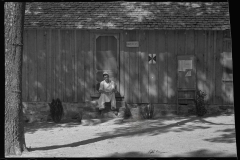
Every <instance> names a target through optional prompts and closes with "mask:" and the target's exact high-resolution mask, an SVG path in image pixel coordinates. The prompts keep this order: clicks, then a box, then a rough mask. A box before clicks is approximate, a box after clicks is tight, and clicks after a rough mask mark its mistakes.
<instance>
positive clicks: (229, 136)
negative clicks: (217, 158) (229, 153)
mask: <svg viewBox="0 0 240 160" xmlns="http://www.w3.org/2000/svg"><path fill="white" fill-rule="evenodd" d="M217 132H226V133H224V134H222V135H220V136H219V137H215V138H210V139H204V140H205V141H209V142H214V143H236V133H235V129H234V128H231V129H224V130H218V131H217Z"/></svg>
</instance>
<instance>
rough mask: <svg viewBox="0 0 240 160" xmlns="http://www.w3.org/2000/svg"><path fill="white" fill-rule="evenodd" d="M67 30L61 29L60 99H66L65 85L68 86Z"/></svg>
mask: <svg viewBox="0 0 240 160" xmlns="http://www.w3.org/2000/svg"><path fill="white" fill-rule="evenodd" d="M65 34H66V30H60V56H61V58H60V66H59V67H60V74H61V76H60V79H61V81H60V84H61V86H60V99H61V100H62V101H64V102H65V101H66V99H65V87H66V83H65V78H66V77H65V69H66V56H65V55H66V50H65V48H66V43H65V39H66V35H65Z"/></svg>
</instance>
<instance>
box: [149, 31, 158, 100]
mask: <svg viewBox="0 0 240 160" xmlns="http://www.w3.org/2000/svg"><path fill="white" fill-rule="evenodd" d="M155 46H156V31H149V34H148V54H156V47H155ZM156 56H157V54H156ZM158 63H159V62H156V64H149V72H148V80H149V84H148V85H149V102H150V103H158V83H157V82H158V70H157V69H158V65H157V64H158Z"/></svg>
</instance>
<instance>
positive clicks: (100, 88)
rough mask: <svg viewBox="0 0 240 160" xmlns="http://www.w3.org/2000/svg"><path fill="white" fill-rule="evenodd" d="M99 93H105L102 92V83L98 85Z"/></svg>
mask: <svg viewBox="0 0 240 160" xmlns="http://www.w3.org/2000/svg"><path fill="white" fill-rule="evenodd" d="M99 93H105V91H104V90H103V81H102V82H101V83H100V87H99Z"/></svg>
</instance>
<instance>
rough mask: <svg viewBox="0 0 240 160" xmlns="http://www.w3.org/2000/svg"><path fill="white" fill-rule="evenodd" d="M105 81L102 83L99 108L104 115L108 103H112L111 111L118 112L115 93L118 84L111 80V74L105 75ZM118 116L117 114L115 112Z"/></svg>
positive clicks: (105, 73)
mask: <svg viewBox="0 0 240 160" xmlns="http://www.w3.org/2000/svg"><path fill="white" fill-rule="evenodd" d="M103 78H104V80H103V81H102V82H101V83H100V87H99V92H100V93H101V95H100V97H99V99H98V108H99V110H100V112H101V114H102V110H103V109H104V108H105V103H106V102H111V109H112V110H116V99H115V93H116V92H117V90H116V84H115V83H114V81H112V80H110V79H109V74H108V73H107V72H104V73H103ZM115 114H117V112H115Z"/></svg>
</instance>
